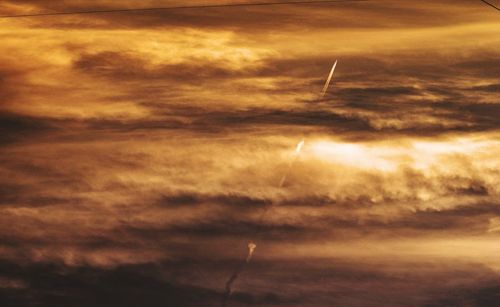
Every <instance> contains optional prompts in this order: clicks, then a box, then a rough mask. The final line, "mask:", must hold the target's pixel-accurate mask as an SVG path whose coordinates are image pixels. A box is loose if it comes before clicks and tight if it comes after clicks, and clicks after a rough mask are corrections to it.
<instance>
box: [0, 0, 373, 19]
mask: <svg viewBox="0 0 500 307" xmlns="http://www.w3.org/2000/svg"><path fill="white" fill-rule="evenodd" d="M366 1H373V0H310V1H287V2H283V1H281V2H276V1H274V2H244V3H225V4H206V5H183V6H165V7H144V8H125V9H102V10H86V11H66V12H47V13H30V14H18V15H0V18H26V17H43V16H62V15H84V14H105V13H126V12H141V11H142V12H148V11H170V10H188V9H210V8H231V7H252V6H271V5H272V6H277V5H298V4H322V3H325V4H331V3H342V2H366Z"/></svg>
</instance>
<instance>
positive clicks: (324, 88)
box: [321, 61, 337, 98]
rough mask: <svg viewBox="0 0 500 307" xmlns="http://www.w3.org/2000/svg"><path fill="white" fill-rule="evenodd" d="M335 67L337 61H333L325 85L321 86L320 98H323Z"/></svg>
mask: <svg viewBox="0 0 500 307" xmlns="http://www.w3.org/2000/svg"><path fill="white" fill-rule="evenodd" d="M335 67H337V61H335V63H333V66H332V70H330V74H329V75H328V79H326V82H325V86H324V87H323V91H322V92H321V98H324V97H325V95H326V92H327V91H328V87H329V86H330V82H331V81H332V77H333V73H334V72H335Z"/></svg>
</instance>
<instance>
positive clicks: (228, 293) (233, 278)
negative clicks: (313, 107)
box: [221, 61, 337, 307]
mask: <svg viewBox="0 0 500 307" xmlns="http://www.w3.org/2000/svg"><path fill="white" fill-rule="evenodd" d="M336 66H337V61H335V63H334V64H333V67H332V69H331V71H330V74H329V75H328V79H327V81H326V84H325V87H324V88H323V92H322V97H323V96H324V95H325V93H326V91H327V90H328V87H329V85H330V81H331V80H332V77H333V73H334V72H335V67H336ZM304 144H305V139H302V140H301V141H300V142H299V143H298V144H297V146H296V147H295V151H294V152H293V157H292V159H291V160H290V162H289V163H288V168H287V170H286V172H285V174H284V175H283V177H281V180H280V183H279V186H278V187H279V188H280V189H281V188H283V185H284V184H285V182H286V179H287V177H288V174H289V173H290V171H291V169H292V167H293V164H294V163H295V161H296V160H297V158H298V157H299V156H300V153H301V151H302V147H304ZM270 208H271V207H269V208H267V209H266V210H265V211H264V212H262V214H261V215H260V217H259V219H258V221H259V222H260V221H262V219H263V218H264V216H265V215H266V213H267V212H268V211H269V209H270ZM256 247H257V245H256V244H255V243H253V241H250V243H248V255H247V257H246V259H245V261H243V262H242V263H240V265H239V266H238V267H237V268H236V270H235V271H234V272H233V274H232V275H231V277H229V279H228V280H227V282H226V288H225V291H224V297H223V299H222V303H221V307H226V306H227V302H228V300H229V297H230V296H231V293H232V291H233V289H232V287H233V284H234V282H235V281H236V279H238V276H239V275H240V273H241V272H242V271H243V269H245V267H246V266H247V264H248V263H249V262H250V260H252V256H253V253H254V251H255V248H256Z"/></svg>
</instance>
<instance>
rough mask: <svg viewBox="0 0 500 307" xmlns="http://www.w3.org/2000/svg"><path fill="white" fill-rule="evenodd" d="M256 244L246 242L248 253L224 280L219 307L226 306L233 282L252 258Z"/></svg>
mask: <svg viewBox="0 0 500 307" xmlns="http://www.w3.org/2000/svg"><path fill="white" fill-rule="evenodd" d="M256 247H257V245H256V244H255V243H253V242H250V243H248V255H247V258H246V259H245V261H244V262H242V263H240V265H239V266H238V267H237V268H236V270H235V271H234V272H233V274H232V275H231V277H229V279H228V280H227V282H226V288H225V291H224V298H223V299H222V303H221V307H226V306H227V301H228V300H229V297H230V296H231V293H232V292H233V283H234V282H235V281H236V279H238V276H239V275H240V273H241V271H243V269H244V268H245V267H246V265H247V264H248V263H249V262H250V260H252V256H253V252H254V251H255V248H256Z"/></svg>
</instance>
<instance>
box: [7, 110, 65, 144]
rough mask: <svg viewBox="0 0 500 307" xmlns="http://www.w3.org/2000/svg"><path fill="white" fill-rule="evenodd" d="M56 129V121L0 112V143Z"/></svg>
mask: <svg viewBox="0 0 500 307" xmlns="http://www.w3.org/2000/svg"><path fill="white" fill-rule="evenodd" d="M54 130H57V125H56V122H53V121H51V120H47V119H44V118H37V117H33V116H25V115H20V114H15V113H9V112H0V144H1V145H6V144H9V143H13V142H19V141H22V140H26V139H29V138H33V137H36V136H39V135H42V134H43V133H47V132H49V131H54Z"/></svg>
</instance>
